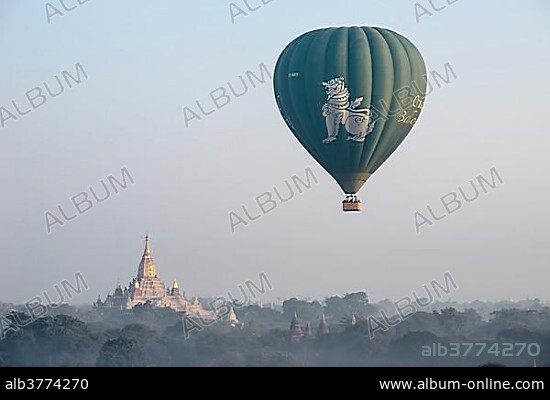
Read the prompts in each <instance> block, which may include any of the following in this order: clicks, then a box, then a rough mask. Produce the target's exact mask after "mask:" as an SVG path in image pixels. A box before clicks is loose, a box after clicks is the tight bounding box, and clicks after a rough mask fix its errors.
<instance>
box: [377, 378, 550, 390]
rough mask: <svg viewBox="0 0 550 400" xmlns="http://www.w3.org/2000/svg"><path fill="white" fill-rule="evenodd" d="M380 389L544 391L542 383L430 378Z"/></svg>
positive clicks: (383, 383) (384, 383)
mask: <svg viewBox="0 0 550 400" xmlns="http://www.w3.org/2000/svg"><path fill="white" fill-rule="evenodd" d="M379 383H380V389H383V390H386V389H390V390H391V389H420V390H423V389H427V390H436V389H442V390H447V389H451V390H453V389H467V390H485V389H487V390H499V389H504V390H509V389H519V390H544V382H543V381H521V380H520V381H516V382H515V383H511V382H510V381H499V380H493V379H484V380H477V381H467V382H460V381H440V380H436V379H432V378H426V379H425V380H423V381H416V382H415V381H380V382H379Z"/></svg>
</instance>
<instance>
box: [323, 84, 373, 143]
mask: <svg viewBox="0 0 550 400" xmlns="http://www.w3.org/2000/svg"><path fill="white" fill-rule="evenodd" d="M323 86H324V88H325V92H326V94H327V102H326V103H325V104H324V105H323V108H322V111H323V117H325V121H326V125H327V134H328V136H327V137H326V138H325V139H323V143H325V144H328V143H332V142H334V141H335V140H336V138H337V137H338V132H339V131H340V125H344V127H345V128H346V131H347V132H348V137H347V140H350V141H353V142H364V141H365V138H366V137H367V135H368V134H369V133H371V132H372V131H373V129H374V125H375V123H376V121H371V111H370V109H368V108H358V107H359V106H360V105H361V102H362V101H363V97H357V98H356V99H355V100H354V101H353V102H351V103H350V97H351V96H350V93H349V90H348V89H347V88H346V83H345V80H344V77H342V76H340V77H337V78H334V79H331V80H329V81H327V82H323Z"/></svg>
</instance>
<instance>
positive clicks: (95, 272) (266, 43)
mask: <svg viewBox="0 0 550 400" xmlns="http://www.w3.org/2000/svg"><path fill="white" fill-rule="evenodd" d="M46 3H47V2H45V1H34V0H33V1H31V0H0V49H2V50H1V51H2V62H1V63H0V77H1V78H0V107H4V108H5V109H6V110H8V111H9V112H10V113H14V115H15V116H16V118H17V120H15V119H14V118H8V119H6V118H7V116H8V114H6V111H3V114H2V115H3V118H4V121H3V122H4V127H0V143H1V145H2V156H1V157H0V182H1V187H2V196H1V204H2V207H1V208H0V219H1V221H2V229H0V243H1V248H0V250H1V251H2V265H1V266H0V274H1V275H0V276H1V277H2V279H0V301H12V302H24V301H26V300H28V299H30V298H32V297H34V296H37V295H39V294H40V293H42V292H43V291H48V292H52V293H53V286H54V285H55V284H56V283H58V282H60V281H62V280H64V279H68V280H71V279H73V277H74V274H75V272H77V271H80V272H81V273H82V275H83V276H84V277H85V279H86V281H87V283H88V284H89V287H90V289H89V290H88V291H86V292H85V293H83V294H82V295H81V296H79V297H78V298H76V299H74V302H75V303H90V302H91V301H93V300H94V299H95V298H96V297H97V295H98V294H101V295H102V296H104V295H105V294H106V293H107V292H108V291H109V290H112V289H113V288H114V285H115V284H116V281H117V279H121V280H122V281H123V282H127V281H129V280H130V279H131V278H132V277H133V276H134V275H135V274H136V271H137V267H138V263H139V259H140V256H141V253H142V250H143V237H144V236H145V234H146V233H147V232H148V233H149V234H150V235H151V238H152V250H153V255H154V257H155V260H156V262H157V267H158V269H159V274H160V277H161V278H162V279H163V280H164V281H166V282H167V283H169V284H170V283H171V282H172V280H173V278H177V279H178V281H179V284H180V287H181V288H183V289H184V290H186V292H187V293H188V294H190V295H199V296H214V295H219V294H222V293H225V292H227V291H228V290H229V291H234V292H236V290H237V287H238V285H239V283H243V282H245V281H246V280H248V279H253V280H255V279H257V277H258V274H259V273H260V272H261V271H265V273H266V275H267V276H268V277H269V279H270V281H271V283H272V284H273V287H274V288H273V290H272V291H271V292H269V294H268V296H267V297H266V299H275V298H278V297H280V298H286V297H290V296H299V297H312V298H322V297H324V296H327V295H335V294H343V293H346V292H352V291H358V290H365V291H367V292H368V293H369V295H370V296H371V298H372V299H373V300H375V301H377V300H380V299H384V298H390V299H397V298H399V297H402V296H405V295H408V294H410V293H411V291H413V290H414V291H418V290H419V289H421V288H422V285H423V284H426V283H428V282H430V281H431V280H433V279H437V280H440V279H441V278H442V277H443V274H444V273H445V271H450V272H451V273H452V275H453V277H454V279H455V281H456V283H457V284H458V286H459V290H457V291H455V292H453V293H452V299H453V300H462V301H468V300H474V299H481V300H497V299H508V298H509V297H513V298H514V299H521V298H525V297H531V298H533V297H539V298H541V299H544V300H550V290H549V283H550V268H549V267H550V262H549V260H550V243H549V237H550V235H549V233H550V228H549V226H550V211H549V206H548V205H549V204H550V189H549V183H548V177H547V173H548V170H549V169H550V158H549V157H548V154H547V153H548V148H549V147H550V139H549V137H548V134H549V128H548V125H549V121H550V120H549V118H550V117H549V113H548V107H549V105H550V79H549V77H548V73H549V71H550V53H549V52H548V49H549V48H550V24H549V21H550V3H548V2H547V1H545V0H539V1H536V0H530V1H521V2H519V1H512V0H499V1H497V0H488V1H483V2H479V1H472V0H459V1H456V2H455V3H453V4H452V5H447V7H446V8H445V9H443V10H441V11H438V12H436V11H434V10H433V9H432V8H431V6H430V3H429V2H428V1H427V0H425V1H420V2H419V4H421V5H423V6H424V7H426V9H427V10H429V11H430V12H431V13H432V14H433V15H431V16H430V15H427V14H426V15H423V16H422V17H421V18H420V20H419V21H418V23H417V17H416V15H415V3H417V1H409V0H348V1H341V2H338V6H336V5H335V2H334V1H328V0H316V1H313V0H308V1H306V0H301V1H291V0H273V1H271V2H268V3H267V4H265V5H262V6H261V8H259V9H258V10H256V11H253V12H251V11H249V10H247V8H246V6H245V5H244V3H243V2H242V0H241V1H235V2H234V4H235V5H236V6H238V7H241V8H242V9H243V10H246V11H245V12H246V13H247V14H248V15H246V16H245V15H244V14H242V15H237V16H236V17H234V20H233V21H232V18H231V13H230V4H231V2H229V1H222V0H212V1H208V2H181V1H175V0H173V1H168V0H166V1H162V2H153V1H145V0H133V1H129V0H126V1H117V2H112V1H111V2H109V1H107V0H89V1H87V2H84V3H83V4H82V5H78V0H65V5H66V7H67V8H72V7H73V6H75V5H77V7H76V8H75V9H73V10H71V11H66V10H63V7H62V6H61V5H60V3H59V0H52V1H51V2H50V4H51V5H52V6H53V7H56V8H58V9H59V10H61V12H62V13H63V14H64V15H63V16H61V15H59V14H57V15H52V16H51V17H50V20H49V23H48V18H47V14H46ZM433 3H434V4H435V5H437V6H438V7H441V6H443V5H445V4H446V0H434V2H433ZM249 4H250V5H251V6H253V7H256V6H258V5H261V4H262V1H261V0H249ZM49 10H50V14H51V13H52V10H53V8H50V9H49ZM234 10H235V8H234ZM232 22H233V23H232ZM351 25H366V26H380V27H386V28H390V29H392V30H395V31H397V32H399V33H401V34H403V35H404V36H406V37H408V38H409V39H410V40H411V41H413V42H414V43H415V44H416V46H417V47H418V48H419V49H420V51H421V52H422V54H423V55H424V58H425V60H426V63H427V66H428V69H429V70H430V71H433V70H436V71H439V73H440V74H442V75H443V76H445V67H444V66H445V64H446V63H449V65H451V66H452V69H453V71H454V72H455V74H456V79H455V78H454V77H452V79H451V81H450V82H449V83H448V84H445V83H443V85H442V87H441V88H438V87H437V86H435V88H434V90H433V92H432V93H431V94H430V95H429V96H428V99H427V101H426V105H425V106H424V111H423V113H422V115H421V118H420V119H419V122H418V123H417V124H416V126H415V127H414V129H413V130H412V132H411V133H410V135H409V137H408V138H407V140H406V141H405V142H404V143H403V145H402V146H401V147H400V148H399V150H398V151H397V152H396V153H395V154H394V155H393V156H392V157H391V158H390V159H389V160H388V161H387V162H386V163H385V164H384V165H383V166H382V167H381V168H380V169H379V170H378V171H377V172H376V174H375V175H374V176H373V177H372V178H371V179H370V180H369V181H368V182H367V184H366V185H365V186H364V187H363V189H362V191H361V192H360V194H359V197H360V198H361V199H362V201H363V207H364V211H363V212H362V213H361V214H352V215H350V214H344V213H342V211H341V200H342V199H343V194H342V193H341V192H340V189H339V187H338V185H337V184H336V183H335V182H334V181H333V180H332V179H331V178H330V176H329V175H328V174H327V173H326V172H325V171H324V170H323V169H322V168H321V167H320V166H319V165H318V164H317V163H316V162H315V161H314V160H313V159H312V158H311V157H310V156H309V154H308V153H307V152H306V151H305V150H304V149H303V148H302V147H301V146H300V145H299V143H298V142H297V141H296V139H295V138H294V137H293V135H292V134H291V132H290V130H289V129H288V128H287V127H286V125H285V124H284V122H283V120H282V118H281V117H280V114H279V112H278V110H277V107H276V103H275V100H274V95H273V88H272V84H271V82H266V83H264V84H261V83H256V88H254V87H252V85H251V84H250V82H249V81H248V88H249V90H248V92H247V93H246V94H245V95H243V96H242V97H239V98H235V96H233V94H232V93H231V92H230V91H229V87H228V82H229V83H230V84H231V85H233V87H234V88H236V90H237V88H239V89H242V85H241V83H240V80H239V76H241V75H244V76H246V71H252V72H254V73H255V74H256V75H258V76H259V75H260V64H262V63H263V64H265V66H266V67H267V68H268V70H269V71H270V73H271V72H272V71H273V69H274V66H275V62H276V60H277V58H278V56H279V54H280V53H281V51H282V50H283V48H284V47H285V46H286V44H287V43H289V42H290V41H292V40H293V39H294V38H295V37H297V36H298V35H300V34H302V33H304V32H307V31H309V30H312V29H316V28H320V27H329V26H351ZM76 63H80V65H81V66H82V68H83V69H84V71H85V73H86V75H87V76H88V79H85V78H82V80H81V82H80V83H79V84H75V83H74V82H73V83H72V85H73V87H72V88H69V87H68V85H67V83H66V81H64V80H62V84H63V85H64V91H63V93H61V94H60V95H59V96H57V97H51V96H50V95H48V94H47V92H46V89H45V88H44V82H46V84H47V85H48V86H49V87H50V89H51V90H52V91H54V93H55V90H58V86H57V83H56V79H55V76H56V75H57V76H59V77H62V71H68V72H69V73H71V74H72V75H73V76H76V73H75V64H76ZM37 86H38V87H41V90H42V93H45V96H46V102H45V103H44V104H43V105H40V104H41V103H42V101H41V100H40V98H38V99H37V100H35V105H38V108H36V109H34V110H32V111H30V112H29V113H28V114H27V113H26V111H27V110H29V109H30V108H29V107H31V105H30V104H29V102H28V100H27V99H26V97H25V93H26V92H29V91H31V90H33V89H34V88H35V87H37ZM220 87H223V88H225V89H226V91H227V92H228V93H230V98H231V101H230V103H229V104H227V105H226V106H225V107H223V108H221V109H219V110H216V111H215V112H213V113H212V114H210V115H208V116H204V115H202V114H201V118H202V119H201V120H200V121H199V120H198V119H194V120H192V121H189V124H188V125H189V126H188V127H186V124H185V118H184V112H183V109H184V107H190V108H192V109H193V110H198V108H197V104H196V101H199V102H200V103H202V106H203V107H204V109H205V110H204V111H206V112H209V111H210V110H212V109H213V107H214V104H213V102H212V100H211V99H210V95H209V93H210V92H212V91H215V90H216V89H218V88H220ZM54 88H55V89H54ZM37 93H38V91H37V90H36V91H34V92H31V94H30V96H31V97H33V96H35V97H36V94H37ZM12 100H14V101H15V102H16V104H18V106H19V108H20V110H19V111H20V112H21V113H25V115H19V114H17V113H16V111H15V109H14V106H13V104H12ZM0 110H1V109H0ZM196 112H198V111H196ZM493 167H495V168H496V169H497V171H498V173H499V176H500V177H501V178H502V181H503V184H499V185H498V187H497V188H496V189H494V190H492V189H489V191H488V193H487V194H485V193H482V194H481V195H480V196H479V198H478V199H477V200H476V201H474V202H472V203H468V204H464V205H463V207H462V208H461V209H460V210H458V211H456V212H455V213H453V214H452V215H448V216H447V217H446V218H444V219H443V220H441V221H438V222H436V223H434V224H433V225H432V226H427V225H423V226H422V227H421V229H420V233H417V232H416V229H415V218H414V214H415V212H417V211H418V212H421V213H423V214H426V215H428V211H427V208H426V207H427V206H428V205H430V206H431V207H432V209H433V210H434V212H435V213H436V214H438V215H439V214H442V213H443V212H444V208H443V206H442V204H441V201H440V200H439V199H440V198H441V197H442V196H444V195H446V194H448V193H449V192H453V191H455V192H457V191H458V187H459V186H460V187H463V188H464V189H465V191H466V192H467V193H468V194H469V193H471V189H469V186H468V185H469V184H468V182H469V181H470V180H472V179H475V178H476V177H477V176H479V175H483V176H485V177H487V178H489V176H490V173H489V171H490V169H491V168H493ZM122 168H126V169H127V171H128V172H129V173H130V175H131V177H132V178H133V180H134V184H129V185H128V187H127V188H126V189H124V190H119V193H118V194H114V193H112V194H111V196H110V197H109V198H108V199H107V200H105V201H104V202H102V203H97V202H96V201H95V200H94V201H93V207H92V208H91V209H90V210H88V211H86V212H84V213H83V214H82V215H80V216H79V217H78V218H75V219H73V220H70V221H65V222H64V225H63V226H61V225H60V224H56V225H54V226H51V227H50V228H51V233H49V234H48V232H47V229H46V221H45V213H46V212H47V211H50V212H55V213H56V214H57V215H58V214H59V212H58V211H57V209H56V207H57V205H61V206H62V208H65V209H66V212H67V214H69V215H68V217H70V216H71V214H74V213H75V212H76V211H75V209H74V206H71V198H72V197H73V196H76V195H78V194H79V193H81V192H83V191H84V192H87V193H88V195H90V192H89V187H90V186H91V187H93V188H94V190H95V191H96V192H98V193H104V191H102V187H101V181H102V180H104V181H106V180H107V177H108V176H109V175H112V176H114V177H116V178H118V179H119V180H121V169H122ZM306 168H311V171H312V172H313V174H314V175H315V177H316V178H317V180H318V184H313V186H312V188H311V189H309V190H306V191H305V192H304V193H302V194H296V195H295V196H294V198H292V199H291V200H290V201H288V202H286V203H284V204H281V203H280V202H278V203H279V204H278V205H277V208H276V209H274V210H273V211H271V212H269V213H267V214H266V215H264V216H262V217H261V218H259V219H257V220H255V221H252V222H250V221H249V224H248V225H247V226H244V225H242V224H241V225H239V226H237V227H235V232H234V233H232V232H231V225H230V219H229V213H230V212H232V211H233V212H238V213H240V214H241V215H242V214H243V212H242V208H241V206H242V205H244V206H245V207H246V208H248V209H249V210H250V213H251V214H254V215H256V214H258V212H259V209H258V205H257V204H256V203H255V198H256V197H257V196H260V195H262V193H265V192H271V193H272V194H273V193H274V191H273V188H274V187H276V188H278V190H279V191H280V192H281V193H283V192H284V193H288V192H287V191H286V189H285V180H290V179H291V177H292V176H294V175H296V176H299V177H301V178H302V179H304V178H305V172H304V171H305V169H306ZM468 190H470V191H468ZM82 207H84V206H82Z"/></svg>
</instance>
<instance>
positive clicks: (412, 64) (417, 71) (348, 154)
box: [274, 27, 427, 195]
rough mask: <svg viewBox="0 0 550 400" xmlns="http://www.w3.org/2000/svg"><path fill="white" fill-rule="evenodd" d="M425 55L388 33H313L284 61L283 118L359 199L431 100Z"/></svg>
mask: <svg viewBox="0 0 550 400" xmlns="http://www.w3.org/2000/svg"><path fill="white" fill-rule="evenodd" d="M426 86H427V80H426V66H425V63H424V60H423V58H422V55H421V54H420V52H419V51H418V49H417V48H416V47H415V46H414V45H413V44H412V43H411V42H410V41H409V40H408V39H407V38H405V37H403V36H401V35H400V34H398V33H396V32H393V31H391V30H388V29H383V28H371V27H349V28H346V27H341V28H327V29H319V30H315V31H312V32H308V33H305V34H304V35H302V36H300V37H298V38H297V39H295V40H294V41H292V42H291V43H290V44H289V45H288V46H287V47H286V48H285V49H284V50H283V52H282V54H281V55H280V57H279V60H278V61H277V65H276V67H275V74H274V89H275V96H276V100H277V105H278V107H279V110H280V112H281V114H282V116H283V118H284V120H285V122H286V123H287V125H288V126H289V128H290V129H291V131H292V132H293V133H294V135H295V136H296V138H297V139H298V141H299V142H300V143H301V144H302V145H303V146H304V148H305V149H306V150H307V151H308V152H309V153H310V154H311V155H312V156H313V157H314V158H315V160H317V161H318V162H319V164H321V166H323V168H324V169H325V170H326V171H327V172H328V173H329V174H330V175H331V176H332V177H333V178H334V179H335V180H336V181H337V182H338V184H339V185H340V187H341V188H342V190H343V191H344V193H346V194H350V195H355V194H356V193H357V192H358V191H359V189H360V188H361V187H362V186H363V184H364V183H365V182H366V180H367V179H368V178H369V177H370V176H371V175H372V174H373V173H374V172H375V171H376V170H377V169H378V168H379V167H380V166H381V165H382V163H384V161H386V159H388V157H389V156H390V155H391V154H392V153H393V152H394V151H395V150H396V149H397V147H399V145H400V144H401V142H403V140H404V139H405V137H406V136H407V134H408V133H409V132H410V131H411V129H412V128H413V126H414V124H415V123H416V121H417V119H418V116H419V115H420V112H421V111H422V107H423V105H424V99H425V96H426Z"/></svg>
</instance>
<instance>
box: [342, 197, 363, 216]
mask: <svg viewBox="0 0 550 400" xmlns="http://www.w3.org/2000/svg"><path fill="white" fill-rule="evenodd" d="M342 209H343V210H344V212H360V211H361V209H362V206H361V202H360V201H359V199H358V198H357V197H356V196H355V195H348V196H347V197H346V199H345V200H344V201H343V202H342Z"/></svg>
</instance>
